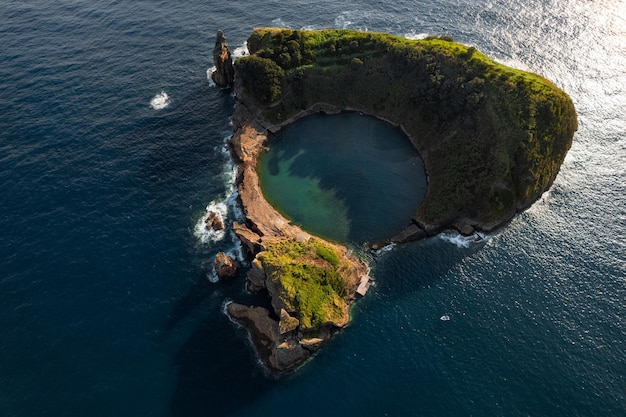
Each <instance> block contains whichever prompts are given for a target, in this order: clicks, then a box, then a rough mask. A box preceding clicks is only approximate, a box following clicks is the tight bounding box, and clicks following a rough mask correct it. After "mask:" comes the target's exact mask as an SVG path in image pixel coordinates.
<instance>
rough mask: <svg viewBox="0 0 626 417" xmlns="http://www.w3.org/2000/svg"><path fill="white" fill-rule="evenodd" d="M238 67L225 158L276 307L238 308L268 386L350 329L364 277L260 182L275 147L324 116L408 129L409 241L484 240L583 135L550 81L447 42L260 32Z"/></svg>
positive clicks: (249, 247) (363, 269) (547, 181)
mask: <svg viewBox="0 0 626 417" xmlns="http://www.w3.org/2000/svg"><path fill="white" fill-rule="evenodd" d="M248 49H249V51H250V55H249V56H245V57H243V58H240V59H239V60H237V61H236V62H235V65H234V68H235V78H234V87H235V95H236V98H237V104H236V108H235V113H234V115H233V128H234V131H235V133H234V135H233V137H232V138H231V140H230V145H231V149H232V153H233V155H234V159H235V160H236V162H237V166H238V178H237V184H238V192H239V197H240V199H241V204H242V207H243V211H244V214H245V218H246V221H245V224H237V223H235V224H234V231H235V233H236V234H237V236H238V237H239V238H240V239H241V241H242V243H243V246H244V248H245V249H246V251H247V252H248V254H249V255H250V256H251V258H253V261H252V269H251V270H250V272H249V273H248V287H249V288H250V289H251V290H254V291H266V292H267V294H268V295H269V297H270V300H271V308H270V309H267V308H263V307H247V306H243V305H240V304H234V303H233V304H230V305H229V306H228V307H227V310H228V313H229V314H230V316H231V317H232V318H233V319H235V320H236V321H238V322H239V323H241V324H242V325H243V326H244V327H246V328H247V329H248V331H249V332H250V334H251V338H252V341H253V343H254V345H255V347H256V350H257V353H258V354H259V357H260V358H261V360H262V361H263V363H264V364H265V365H266V366H267V368H268V369H269V370H270V371H271V372H274V373H281V372H286V371H290V370H292V369H295V368H296V367H297V366H299V365H300V364H301V363H303V362H304V361H305V360H306V359H307V358H308V357H309V356H310V355H311V354H312V353H314V352H315V351H316V350H317V349H319V348H320V346H322V345H323V344H324V343H325V342H326V341H327V340H329V338H330V337H331V335H332V334H333V333H334V332H335V331H336V330H337V329H339V328H341V327H343V326H345V325H346V324H347V323H348V321H349V305H350V303H352V301H353V300H354V299H355V298H356V294H357V289H358V288H365V287H366V286H367V282H368V280H369V277H368V276H367V271H368V268H367V265H366V264H365V263H364V262H363V261H361V260H360V259H358V258H357V257H355V256H354V254H353V253H352V252H350V251H349V250H348V249H347V248H346V247H344V246H342V245H339V244H336V243H330V242H325V241H323V240H321V239H319V238H317V237H314V236H311V235H310V234H308V233H306V232H305V231H303V230H301V229H300V228H299V227H296V226H294V225H292V224H291V223H290V222H289V221H288V220H287V219H285V218H284V217H283V216H282V215H280V214H279V213H278V212H277V211H276V210H275V209H274V208H273V207H272V206H271V205H270V204H269V203H268V202H267V201H266V200H265V198H264V197H263V193H262V191H261V189H260V186H259V178H258V175H257V172H256V163H257V158H258V156H259V154H260V153H261V152H262V151H263V149H264V147H265V146H267V145H268V137H270V136H271V134H272V133H274V132H276V131H277V130H279V129H280V128H281V127H283V126H285V125H287V124H289V123H292V122H294V121H295V120H298V119H299V118H302V117H305V116H307V115H309V114H312V113H316V112H326V113H334V112H339V111H342V110H357V111H361V112H363V113H366V114H370V115H373V116H376V117H378V118H381V119H383V120H386V121H388V122H389V123H392V124H394V125H397V126H400V127H401V128H402V129H403V130H404V132H405V133H406V134H407V137H408V139H409V140H410V141H411V143H412V144H413V145H414V146H415V148H416V149H417V150H418V151H419V153H420V154H421V156H422V158H423V160H424V164H425V169H426V174H427V178H428V188H427V193H426V196H425V198H424V200H423V201H422V203H421V204H420V206H419V207H416V208H415V214H414V215H413V217H412V218H411V219H407V226H406V228H405V230H404V231H402V232H401V233H400V234H398V235H396V236H390V239H389V241H392V242H406V241H409V240H416V239H421V238H423V237H426V236H432V235H434V234H436V233H439V232H440V231H442V230H445V229H449V228H456V229H457V230H459V231H460V232H461V233H464V234H470V233H472V232H474V231H475V230H480V231H485V232H489V231H492V230H494V229H495V228H497V227H500V226H501V225H503V224H504V223H506V222H508V221H509V220H510V219H511V218H512V217H513V216H514V215H515V213H517V212H519V211H521V210H523V209H525V208H527V207H528V206H529V205H530V204H532V203H533V202H534V201H536V200H537V199H538V198H539V197H540V196H541V194H542V193H543V192H544V191H545V190H547V189H548V188H549V187H550V185H551V184H552V182H553V181H554V179H555V177H556V175H557V173H558V171H559V168H560V166H561V163H562V162H563V159H564V158H565V154H566V153H567V151H568V149H569V148H570V146H571V143H572V138H573V135H574V132H575V131H576V129H577V117H576V112H575V110H574V106H573V103H572V101H571V99H570V98H569V97H568V96H567V94H566V93H564V92H563V91H562V90H560V89H559V88H558V87H556V86H555V85H554V84H552V83H551V82H550V81H548V80H546V79H545V78H543V77H541V76H539V75H536V74H532V73H528V72H524V71H520V70H517V69H512V68H508V67H506V66H504V65H501V64H499V63H496V62H494V61H492V60H491V59H489V58H487V57H486V56H485V55H483V54H481V53H480V52H478V51H477V50H476V49H475V48H473V47H468V46H465V45H461V44H458V43H455V42H453V41H452V40H451V39H450V38H447V37H444V38H441V37H433V38H427V39H422V40H408V39H404V38H401V37H397V36H394V35H389V34H381V33H370V32H357V31H351V30H333V29H328V30H319V31H304V30H291V29H278V28H262V29H255V30H254V31H253V33H252V35H251V36H250V38H249V39H248Z"/></svg>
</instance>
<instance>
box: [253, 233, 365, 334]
mask: <svg viewBox="0 0 626 417" xmlns="http://www.w3.org/2000/svg"><path fill="white" fill-rule="evenodd" d="M266 246H267V248H266V249H267V250H266V251H264V252H261V253H260V254H259V259H260V260H261V263H262V264H263V269H264V270H265V273H266V274H267V286H268V288H272V290H271V291H270V292H273V293H275V294H274V295H275V297H276V298H277V300H275V301H273V303H276V302H277V303H280V307H281V308H284V309H285V310H286V311H287V312H289V313H290V314H292V315H294V316H295V317H296V318H297V319H298V320H299V321H300V330H302V331H310V330H314V329H316V328H319V327H320V326H324V325H329V324H330V325H334V326H336V327H342V326H345V325H346V324H347V323H348V321H349V319H350V316H349V311H348V306H349V301H350V300H349V298H350V297H352V296H353V291H351V287H354V286H355V285H356V280H357V278H358V277H355V276H354V265H353V264H352V263H351V262H350V261H349V260H348V258H347V257H345V256H339V254H338V253H337V249H336V248H334V247H333V246H332V245H329V244H327V243H325V242H324V241H322V240H320V239H315V238H312V239H310V240H308V241H307V242H298V241H296V240H294V239H287V240H279V241H276V242H269V243H267V244H266Z"/></svg>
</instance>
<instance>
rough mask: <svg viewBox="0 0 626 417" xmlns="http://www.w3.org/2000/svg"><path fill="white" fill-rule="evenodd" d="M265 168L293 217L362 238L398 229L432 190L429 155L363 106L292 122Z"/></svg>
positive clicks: (327, 233) (333, 235)
mask: <svg viewBox="0 0 626 417" xmlns="http://www.w3.org/2000/svg"><path fill="white" fill-rule="evenodd" d="M258 170H259V175H260V180H261V186H262V188H263V192H264V193H265V196H266V198H267V199H268V200H269V201H270V203H272V204H273V205H274V206H275V207H276V208H277V209H278V210H280V211H281V212H282V213H283V214H284V215H286V216H287V217H288V218H289V219H290V220H292V221H294V222H295V223H297V224H300V225H301V226H302V227H303V228H304V229H306V230H308V231H310V232H311V233H314V234H317V235H321V236H324V237H327V238H330V239H333V240H337V241H341V242H351V243H355V244H361V243H363V242H373V241H379V240H383V239H385V238H388V237H391V236H393V235H394V234H395V233H397V232H399V231H400V230H401V229H402V228H403V227H404V226H406V225H407V224H409V221H410V219H411V216H412V214H413V213H414V212H415V209H416V208H417V207H418V205H419V203H420V201H421V200H422V198H423V196H424V193H425V191H426V176H425V173H424V165H423V162H422V159H421V158H420V156H419V154H418V153H417V151H416V150H415V149H414V148H413V146H412V145H411V143H410V142H409V140H408V138H407V137H406V136H405V135H404V134H403V133H402V131H401V130H400V129H398V128H395V127H393V126H391V125H389V124H388V123H385V122H383V121H381V120H378V119H376V118H373V117H369V116H364V115H361V114H359V113H341V114H338V115H315V116H311V117H308V118H306V119H304V120H301V121H299V122H297V123H295V124H293V125H290V126H288V127H287V128H285V129H284V130H282V131H281V132H279V134H278V135H277V136H276V137H274V138H272V139H271V142H270V150H269V152H267V153H265V154H264V155H263V156H262V157H261V158H260V160H259V167H258Z"/></svg>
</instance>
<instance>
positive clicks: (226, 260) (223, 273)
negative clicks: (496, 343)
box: [213, 252, 237, 279]
mask: <svg viewBox="0 0 626 417" xmlns="http://www.w3.org/2000/svg"><path fill="white" fill-rule="evenodd" d="M213 268H215V273H216V274H217V276H218V277H219V278H220V279H225V278H232V277H234V276H235V274H236V273H237V262H236V261H235V260H234V259H233V258H232V257H231V256H229V255H227V254H225V253H224V252H219V253H218V254H217V255H215V259H214V260H213Z"/></svg>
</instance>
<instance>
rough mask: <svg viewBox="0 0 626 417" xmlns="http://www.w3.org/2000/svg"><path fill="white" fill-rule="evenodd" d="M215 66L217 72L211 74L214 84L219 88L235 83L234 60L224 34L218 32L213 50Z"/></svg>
mask: <svg viewBox="0 0 626 417" xmlns="http://www.w3.org/2000/svg"><path fill="white" fill-rule="evenodd" d="M213 65H215V71H214V72H213V74H211V78H212V79H213V82H214V83H215V84H216V85H218V86H219V87H229V86H232V85H233V83H234V82H235V69H234V68H233V59H232V57H231V55H230V50H229V49H228V42H226V38H225V37H224V32H222V31H221V30H218V31H217V35H216V37H215V48H213Z"/></svg>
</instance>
